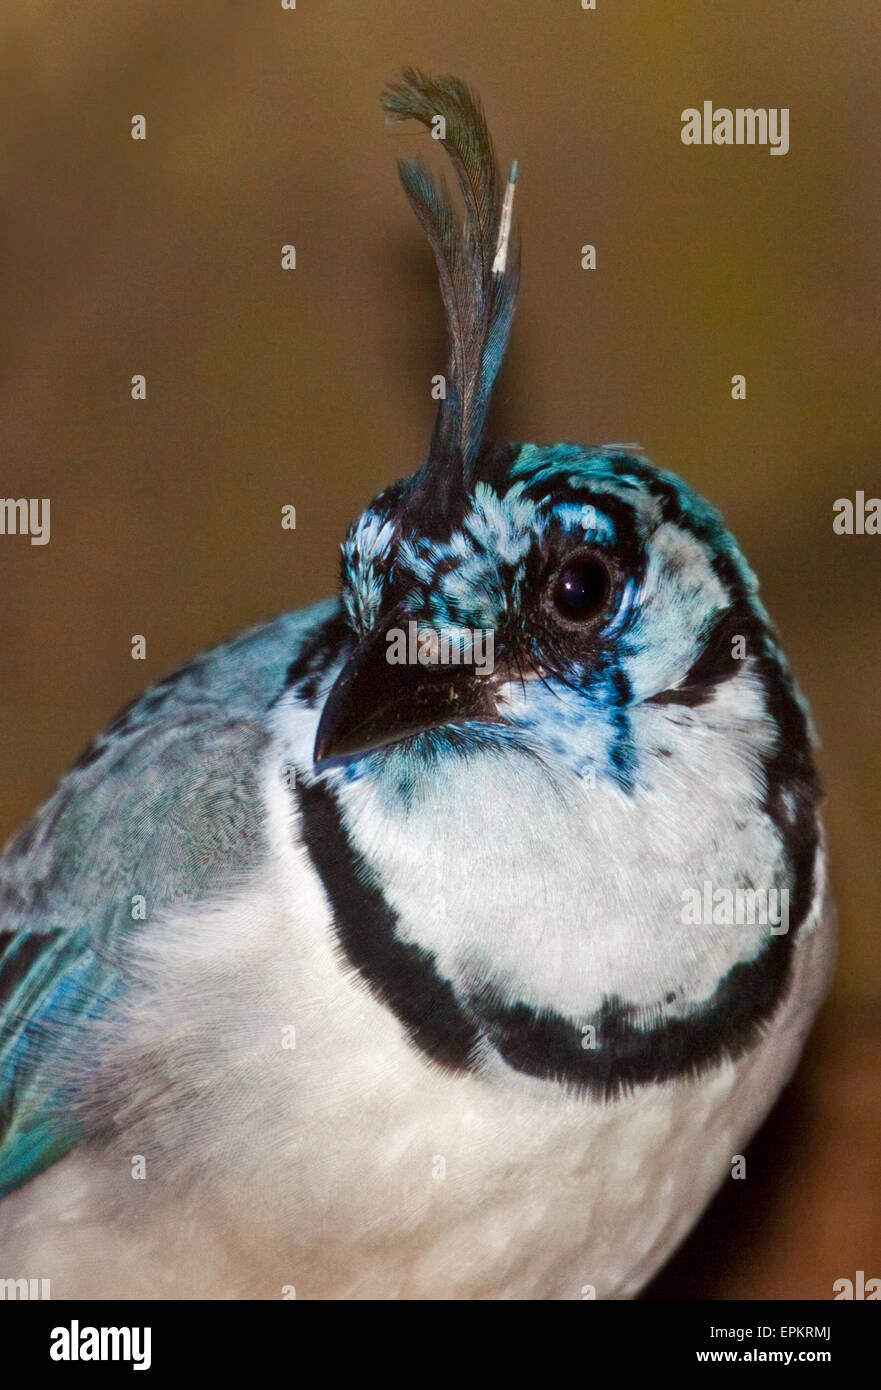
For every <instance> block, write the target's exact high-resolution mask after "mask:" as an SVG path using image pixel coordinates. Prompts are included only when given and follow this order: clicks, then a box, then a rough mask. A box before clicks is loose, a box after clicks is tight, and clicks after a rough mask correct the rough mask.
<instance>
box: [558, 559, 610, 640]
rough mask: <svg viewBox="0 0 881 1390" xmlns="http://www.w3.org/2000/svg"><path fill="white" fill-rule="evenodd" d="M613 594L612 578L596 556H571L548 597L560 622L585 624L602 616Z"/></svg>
mask: <svg viewBox="0 0 881 1390" xmlns="http://www.w3.org/2000/svg"><path fill="white" fill-rule="evenodd" d="M611 592H612V576H611V575H610V574H609V571H608V569H607V567H606V565H605V564H604V563H603V561H602V560H601V559H600V558H599V556H598V555H574V556H573V557H572V558H571V559H570V560H567V561H566V563H565V565H564V566H563V568H562V569H561V570H560V573H559V574H558V575H557V577H556V579H555V580H554V584H553V589H552V591H551V597H552V600H553V604H554V608H555V609H556V611H557V613H558V614H559V615H560V617H561V618H565V619H566V620H567V622H570V623H583V622H587V621H588V620H589V619H590V618H595V617H596V616H597V614H598V613H600V612H602V610H603V608H605V606H606V604H607V603H608V600H609V595H610V593H611Z"/></svg>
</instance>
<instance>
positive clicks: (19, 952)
mask: <svg viewBox="0 0 881 1390" xmlns="http://www.w3.org/2000/svg"><path fill="white" fill-rule="evenodd" d="M334 612H335V609H334V607H333V605H319V606H318V607H317V608H315V609H311V610H309V611H307V612H306V613H303V614H300V615H297V614H293V615H288V616H287V617H285V618H280V619H279V620H278V621H277V622H276V623H273V624H270V625H268V626H267V627H264V628H261V629H257V630H255V631H254V632H252V633H248V634H246V635H245V636H244V637H242V638H239V639H238V640H237V641H235V642H233V643H230V644H229V645H227V646H225V647H222V648H218V649H217V650H216V651H214V652H210V653H208V654H207V655H206V656H203V657H201V658H199V659H198V660H197V661H196V662H194V663H193V664H192V665H191V666H189V667H187V668H184V670H182V671H180V672H178V673H177V674H176V675H175V676H172V677H169V678H168V679H167V680H165V681H162V682H160V683H159V684H158V685H156V686H153V687H152V688H151V689H150V690H148V691H147V692H146V693H145V695H143V696H142V697H141V698H140V699H139V700H137V701H136V702H134V703H133V704H132V705H131V706H130V707H129V708H128V709H127V710H126V711H124V712H123V714H122V715H121V716H120V718H119V719H117V721H116V722H115V723H114V724H113V725H111V727H110V728H109V729H108V730H107V731H106V733H105V734H103V735H102V736H101V737H100V738H99V739H98V740H96V742H95V743H94V744H93V745H92V747H91V748H90V749H89V750H88V751H87V752H86V753H85V754H84V755H83V757H82V758H81V759H80V761H79V762H78V763H77V765H76V766H75V767H74V768H72V769H71V771H70V772H69V773H68V774H67V775H66V776H65V777H64V779H63V780H62V781H61V783H60V784H59V786H58V788H57V789H56V791H55V793H54V794H53V796H52V797H51V798H50V799H49V801H48V802H47V803H46V804H45V805H44V806H43V807H42V809H41V810H40V811H39V812H38V813H37V815H36V816H35V817H34V819H33V820H32V821H31V822H30V824H29V825H28V826H27V827H26V828H25V829H24V830H23V831H22V832H21V834H20V835H19V836H18V837H17V838H16V839H15V840H13V841H12V843H11V844H10V845H9V846H8V848H7V850H6V852H5V854H4V855H3V858H2V859H0V1195H2V1193H3V1192H4V1191H8V1190H9V1189H10V1188H12V1187H14V1186H16V1185H17V1184H18V1183H20V1182H22V1181H24V1180H25V1179H26V1178H27V1177H29V1176H32V1175H33V1174H34V1173H35V1172H38V1171H40V1170H41V1169H42V1168H44V1167H46V1166H47V1164H49V1163H51V1162H53V1161H54V1160H55V1159H56V1158H58V1157H59V1156H60V1155H61V1154H62V1153H64V1152H66V1151H67V1149H69V1148H70V1147H71V1146H72V1144H74V1143H75V1142H76V1138H77V1131H76V1127H75V1125H74V1124H73V1122H72V1121H71V1119H70V1113H69V1105H68V1104H67V1103H66V1102H68V1100H69V1097H67V1096H66V1095H65V1094H64V1091H63V1088H62V1089H59V1086H58V1084H57V1077H58V1074H59V1071H60V1068H59V1066H58V1062H59V1059H60V1057H61V1056H63V1055H65V1053H66V1052H67V1051H68V1050H69V1049H70V1047H71V1045H72V1044H73V1043H75V1042H76V1040H77V1039H79V1038H80V1037H81V1033H82V1030H84V1029H85V1030H87V1029H88V1027H89V1025H90V1023H92V1022H93V1021H94V1020H95V1019H96V1018H98V1017H100V1016H101V1014H102V1013H103V1012H104V1011H105V1010H106V1008H107V1006H108V1004H109V1002H110V1001H111V1000H112V999H113V998H114V997H115V996H116V995H117V993H118V992H119V991H120V990H121V989H123V988H124V987H125V980H124V978H123V977H122V976H121V973H120V965H119V962H120V959H121V956H122V952H121V951H120V945H121V943H122V941H123V939H124V938H125V936H126V935H127V934H128V933H130V932H133V931H137V929H138V926H139V923H140V922H141V921H143V920H145V919H147V918H150V917H152V916H153V915H154V914H155V913H156V912H157V911H159V910H161V909H164V908H167V907H169V906H171V905H173V904H176V903H193V902H198V901H199V900H200V899H202V898H204V897H206V896H208V895H210V894H215V893H218V892H222V891H223V890H224V889H225V888H226V887H231V886H233V885H234V884H236V883H239V882H241V881H242V879H243V877H245V876H247V875H248V874H249V873H252V872H253V871H254V870H255V868H257V867H259V863H260V859H261V856H262V855H263V854H264V853H265V843H264V835H263V820H262V802H261V796H260V790H259V787H258V783H257V777H258V773H259V769H260V764H261V760H262V755H263V753H264V751H265V749H266V746H267V743H268V738H269V734H268V728H267V715H268V711H269V709H270V707H271V704H272V702H273V700H274V699H275V697H276V696H277V695H278V693H279V692H280V691H281V690H282V689H283V687H284V681H285V673H286V671H287V669H288V667H289V665H290V663H291V661H292V660H293V659H294V657H296V655H297V653H298V651H299V650H300V649H301V648H302V647H303V645H304V642H307V641H308V640H309V638H310V636H311V635H312V634H313V633H314V632H315V631H316V630H320V629H321V628H322V627H323V626H326V624H327V623H328V621H333V615H334ZM74 1035H76V1036H74Z"/></svg>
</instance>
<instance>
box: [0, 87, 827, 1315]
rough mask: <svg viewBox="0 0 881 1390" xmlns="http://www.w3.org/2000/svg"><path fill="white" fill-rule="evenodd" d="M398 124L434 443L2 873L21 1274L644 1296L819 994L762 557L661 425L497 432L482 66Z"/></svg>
mask: <svg viewBox="0 0 881 1390" xmlns="http://www.w3.org/2000/svg"><path fill="white" fill-rule="evenodd" d="M383 108H384V111H385V113H386V118H387V120H388V121H389V122H390V123H397V122H405V121H410V122H411V123H412V122H414V121H415V122H416V123H417V125H421V126H422V127H425V128H426V129H428V130H430V131H431V133H432V135H434V136H435V138H436V140H437V143H439V144H440V146H441V147H442V150H443V152H444V155H445V156H446V159H447V160H448V161H449V168H450V169H451V171H452V174H453V176H454V182H453V184H452V187H448V186H447V183H446V181H445V180H444V178H443V176H442V175H439V174H437V173H435V172H433V171H432V170H431V169H430V167H429V164H428V163H426V162H425V161H424V160H423V159H421V158H413V157H407V158H404V159H402V160H400V161H399V172H400V178H401V181H402V184H403V188H404V191H405V193H406V196H407V199H408V201H409V203H410V205H411V207H412V209H413V211H414V212H415V214H416V216H417V218H418V220H419V222H420V224H421V226H422V228H423V230H424V233H425V234H426V236H427V239H428V242H429V244H430V247H431V250H432V252H433V255H434V259H435V262H436V266H437V272H438V278H439V284H440V290H441V297H442V301H443V307H444V311H445V318H446V326H447V333H448V340H449V341H448V357H447V362H446V372H445V374H444V379H443V384H444V388H445V389H444V390H443V391H442V392H441V396H440V399H439V401H438V408H437V414H436V420H435V423H434V427H433V432H432V435H431V439H430V442H429V445H428V449H427V453H426V455H425V458H424V460H423V461H422V462H421V463H420V464H419V465H418V467H416V468H415V470H413V471H411V472H410V473H409V474H408V476H406V477H405V478H404V479H402V480H401V481H398V482H394V483H392V484H390V485H389V486H388V487H386V488H385V489H384V491H382V492H381V493H380V494H379V495H378V496H377V497H376V498H375V499H374V500H373V501H371V502H370V503H369V505H367V506H366V508H365V510H364V511H363V512H362V513H361V515H360V516H359V517H357V519H356V520H355V521H354V522H353V524H352V525H351V527H350V529H349V531H348V533H347V535H346V536H345V538H344V540H343V543H342V546H341V560H340V583H339V591H338V593H337V595H336V596H335V597H333V598H330V599H327V600H325V601H322V602H320V603H318V604H316V605H314V606H312V607H310V608H308V609H306V610H304V611H299V612H293V613H287V614H285V615H283V616H281V617H279V618H277V619H276V620H274V621H270V622H268V623H266V624H264V625H262V626H259V627H257V628H255V629H253V630H251V631H248V632H246V633H244V634H243V635H240V636H238V637H236V638H234V639H233V640H231V641H229V642H227V643H225V644H224V645H222V646H220V647H218V648H216V649H214V650H212V651H209V652H207V653H204V654H202V655H200V656H198V657H196V658H195V659H194V660H193V661H192V662H190V663H189V664H188V665H186V666H185V667H183V668H182V669H181V670H179V671H177V672H176V673H175V674H173V675H171V676H168V677H167V678H165V679H163V680H160V681H159V682H158V684H154V685H153V686H152V687H151V688H149V689H148V690H147V691H146V692H145V693H144V694H143V695H141V696H140V697H139V698H138V699H136V700H135V701H134V702H133V703H132V704H131V705H129V706H128V707H127V708H126V709H125V710H124V711H123V712H122V713H121V714H120V715H119V717H118V718H117V719H116V720H115V722H114V723H112V724H111V725H110V727H109V728H107V729H106V731H105V732H104V733H102V734H101V735H100V736H99V737H98V738H97V739H96V740H95V741H94V743H93V744H92V745H91V746H90V747H89V748H88V749H87V751H86V752H85V753H84V754H83V756H82V757H81V758H80V759H79V761H78V762H77V763H76V765H75V766H74V767H73V768H72V769H71V770H70V771H69V772H68V773H67V774H66V775H65V776H63V777H62V779H61V781H60V782H59V784H58V786H57V788H56V789H55V791H54V792H53V794H52V795H51V796H50V798H49V799H48V801H47V802H46V803H45V804H44V805H43V807H42V808H41V809H40V810H39V811H38V812H37V813H36V815H35V816H34V818H33V819H32V820H31V821H30V823H29V824H28V825H27V826H26V827H25V828H24V829H23V830H22V831H21V832H20V833H19V834H18V835H17V836H16V837H15V838H14V839H13V840H12V841H11V843H10V844H9V845H8V846H7V848H6V850H5V852H4V854H3V857H2V860H0V1009H2V1013H0V1193H2V1200H0V1251H2V1252H3V1264H4V1269H3V1271H0V1272H2V1273H3V1274H5V1275H11V1274H14V1275H16V1276H17V1277H29V1276H33V1277H40V1278H42V1279H49V1280H50V1281H51V1290H52V1297H54V1298H63V1297H84V1298H99V1299H103V1298H126V1299H141V1298H179V1299H189V1298H224V1299H273V1298H282V1299H284V1298H299V1299H307V1300H309V1299H324V1300H335V1299H377V1300H396V1299H412V1300H448V1299H449V1300H459V1299H462V1300H495V1299H501V1300H509V1299H529V1300H532V1299H536V1300H544V1299H549V1300H554V1299H564V1300H565V1299H580V1300H585V1299H593V1298H596V1299H604V1300H626V1299H632V1298H636V1297H637V1296H638V1295H639V1294H640V1292H641V1291H642V1290H643V1289H644V1288H645V1286H646V1285H647V1284H648V1283H649V1281H650V1280H651V1279H652V1278H653V1276H654V1275H655V1274H656V1273H657V1272H658V1270H659V1269H660V1268H661V1267H662V1266H663V1265H664V1263H665V1262H666V1261H667V1260H668V1259H669V1257H670V1256H671V1254H672V1253H673V1252H674V1251H675V1250H676V1249H677V1247H678V1246H679V1245H680V1243H681V1242H682V1241H683V1240H684V1238H685V1237H686V1235H687V1234H688V1233H689V1231H690V1230H691V1229H692V1227H693V1226H694V1225H695V1223H696V1222H697V1220H698V1218H699V1217H700V1215H701V1213H702V1211H703V1210H704V1208H705V1207H706V1206H707V1204H708V1203H709V1202H710V1200H711V1199H712V1197H713V1196H714V1194H715V1193H716V1191H717V1190H718V1189H719V1188H720V1186H721V1185H723V1184H724V1183H725V1182H726V1180H731V1178H732V1173H733V1168H734V1166H735V1165H736V1164H737V1163H738V1162H742V1161H743V1155H744V1149H745V1147H746V1145H747V1144H748V1141H749V1139H750V1137H751V1135H752V1134H753V1133H754V1131H755V1130H756V1129H757V1128H758V1127H759V1125H760V1124H761V1123H762V1121H763V1119H764V1118H765V1116H766V1115H767V1114H768V1112H769V1110H770V1109H771V1107H772V1106H773V1104H774V1102H775V1100H776V1098H777V1097H778V1095H779V1093H780V1091H781V1090H782V1088H783V1087H784V1086H785V1085H786V1083H787V1082H788V1080H789V1078H790V1077H791V1075H792V1073H793V1070H794V1068H795V1066H796V1064H797V1062H798V1060H799V1057H800V1054H801V1052H802V1049H803V1046H804V1043H805V1040H806V1037H807V1035H808V1032H809V1030H810V1028H811V1025H812V1022H813V1019H814V1017H815V1015H816V1013H817V1010H818V1009H819V1007H820V1005H821V1003H822V1000H823V998H824V996H825V994H826V992H827V989H828V986H829V982H830V978H831V974H832V971H833V967H834V960H835V912H834V905H833V900H832V896H831V893H830V888H829V875H828V867H827V850H826V840H825V832H824V829H823V823H822V792H821V787H820V782H819V778H818V774H817V771H816V767H815V747H816V736H815V733H814V728H813V723H812V719H811V715H810V712H809V709H808V706H807V705H806V703H805V701H804V699H803V697H802V695H801V694H800V692H799V690H798V688H797V686H796V684H795V681H794V677H793V675H792V672H791V669H790V666H789V664H788V661H787V658H786V656H785V654H784V652H783V649H782V647H781V644H780V639H779V637H778V635H777V632H776V629H775V628H774V626H773V624H772V622H771V619H770V618H769V616H768V614H767V613H766V611H765V608H764V607H763V604H762V601H761V599H760V597H759V592H758V584H757V580H756V578H755V576H754V574H753V572H752V570H751V569H750V567H749V566H748V564H747V562H746V560H745V559H744V557H743V555H742V554H741V551H740V548H739V546H738V544H737V542H736V541H735V539H734V538H733V536H732V535H731V534H730V533H729V532H728V531H727V530H726V529H725V526H724V523H723V521H722V518H721V516H720V514H719V513H718V512H717V511H716V510H715V509H714V508H713V507H712V506H711V505H710V504H709V503H708V502H706V501H704V500H703V499H702V498H701V497H700V496H699V495H698V494H697V493H696V492H694V491H693V490H692V489H691V487H689V486H688V485H687V484H686V483H685V482H683V481H681V480H680V479H679V478H678V477H677V476H675V475H674V474H673V473H670V472H666V471H663V470H661V469H658V468H656V467H655V466H654V465H653V464H652V463H651V462H649V460H648V459H647V457H646V456H645V454H644V453H643V451H642V450H641V449H640V448H638V447H637V446H632V445H619V444H611V445H605V446H591V447H587V446H581V445H578V444H553V445H538V444H530V443H525V444H504V445H502V444H498V443H494V442H492V441H491V440H489V439H488V437H487V416H488V411H489V405H490V399H491V395H492V389H493V385H494V383H495V381H496V379H497V377H498V374H499V370H500V368H501V365H502V360H503V357H504V355H505V350H506V346H507V342H508V338H509V335H510V330H511V325H512V320H513V316H514V308H515V303H516V299H517V289H518V283H519V277H520V264H521V243H520V235H519V232H518V230H517V226H516V223H515V219H514V216H513V206H514V195H515V191H516V190H517V189H518V188H519V186H520V177H519V175H520V171H519V166H518V165H517V164H516V163H514V164H512V165H511V167H510V172H509V173H508V175H507V177H503V175H502V174H501V173H500V170H499V165H498V163H497V160H496V155H495V151H494V148H493V144H492V141H491V137H490V133H489V129H488V125H487V119H486V115H485V112H484V109H483V107H482V104H481V102H480V99H479V97H478V95H477V94H476V92H475V91H474V90H473V89H472V87H471V86H469V85H468V84H467V83H466V82H465V81H463V80H461V79H460V78H457V77H453V76H439V77H431V76H429V75H426V74H425V73H424V72H422V71H420V70H417V69H415V68H404V69H403V70H402V71H401V73H400V74H399V75H398V76H397V77H396V78H395V79H394V80H393V81H392V82H390V83H389V85H388V87H387V88H386V90H385V92H384V94H383ZM393 654H394V655H393ZM478 656H479V657H480V660H478V659H477V657H478ZM747 1188H748V1184H744V1190H746V1189H747Z"/></svg>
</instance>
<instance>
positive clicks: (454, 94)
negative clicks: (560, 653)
mask: <svg viewBox="0 0 881 1390" xmlns="http://www.w3.org/2000/svg"><path fill="white" fill-rule="evenodd" d="M383 106H384V109H385V111H386V112H387V113H388V115H389V116H390V117H391V118H392V119H393V120H397V121H403V120H408V119H413V120H417V121H419V122H421V124H422V125H424V126H426V127H428V128H429V129H432V130H433V131H435V130H436V131H437V132H438V138H439V141H440V143H441V144H442V145H443V147H444V149H445V150H446V152H447V154H448V155H449V156H450V159H451V161H452V165H453V169H454V171H455V174H456V178H457V182H458V185H459V189H460V191H461V195H462V199H463V202H464V205H465V217H464V220H463V219H461V218H460V217H458V216H457V213H456V211H455V209H454V207H453V204H452V201H451V198H450V195H449V192H448V190H447V187H446V185H445V183H444V181H443V179H442V178H441V179H438V180H435V179H434V178H433V177H432V175H431V173H430V172H429V170H428V168H427V167H426V165H425V163H424V162H423V161H422V160H421V159H402V160H400V161H399V164H398V168H399V171H400V176H401V182H402V184H403V186H404V190H405V192H406V194H407V197H408V199H409V201H410V204H411V206H412V208H413V210H414V212H415V213H416V216H417V217H418V218H419V221H420V223H421V224H422V226H423V228H424V229H425V233H426V235H427V237H428V240H429V242H430V244H431V248H432V250H433V252H434V256H435V260H436V262H437V268H438V276H439V279H440V289H441V295H442V298H443V302H444V309H445V312H446V318H447V327H448V330H449V363H448V369H447V381H446V399H445V400H442V401H441V402H440V406H439V409H438V414H437V419H436V422H435V427H434V434H433V436H432V440H431V446H430V448H429V454H428V459H427V461H426V464H425V466H424V468H423V469H422V470H421V471H420V473H418V474H417V475H416V478H415V479H414V487H413V501H414V503H415V502H417V501H418V500H419V499H420V498H421V497H422V496H423V494H426V495H427V494H428V493H429V492H430V494H431V496H432V498H433V508H434V512H435V515H437V514H438V500H439V498H440V499H443V500H445V501H446V502H447V503H448V504H449V503H450V502H451V501H452V500H453V498H455V497H461V496H462V495H464V493H465V492H466V491H467V490H468V489H470V487H471V485H472V483H473V476H474V465H475V462H476V459H477V457H478V454H479V452H480V447H481V443H482V440H483V431H484V426H485V423H486V415H487V410H488V408H489V401H490V395H491V392H492V387H493V383H494V381H495V379H496V376H497V375H498V372H499V368H500V367H501V364H502V359H503V357H504V354H505V348H506V346H507V342H508V336H509V333H510V329H511V321H512V318H513V315H514V307H515V303H516V297H517V286H518V280H519V268H520V257H519V248H518V246H517V244H516V241H515V240H513V239H512V234H511V225H512V224H511V209H512V201H513V188H514V183H515V182H516V178H517V166H516V164H515V165H513V166H512V169H511V174H510V176H509V179H508V181H507V184H505V183H504V182H503V181H502V179H501V177H500V175H499V171H498V167H497V164H496V158H495V152H494V150H493V145H492V141H491V139H490V134H489V130H488V128H487V124H486V117H485V116H484V113H483V108H482V107H481V104H480V101H479V100H478V98H477V96H476V94H475V93H474V92H473V91H471V89H470V88H469V87H468V86H466V84H465V83H464V82H462V81H460V80H459V79H458V78H456V77H437V78H430V77H426V76H425V75H423V74H422V73H420V72H418V71H417V70H416V69H414V68H405V69H404V71H403V73H402V75H401V79H400V80H399V81H397V82H394V83H391V84H390V85H389V87H388V89H387V90H386V91H385V93H384V94H383ZM438 117H441V118H442V124H441V123H438V121H437V118H438ZM440 510H441V512H443V513H445V514H447V513H449V511H450V506H449V505H447V506H446V507H442V508H441V509H440ZM420 511H421V509H420Z"/></svg>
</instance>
